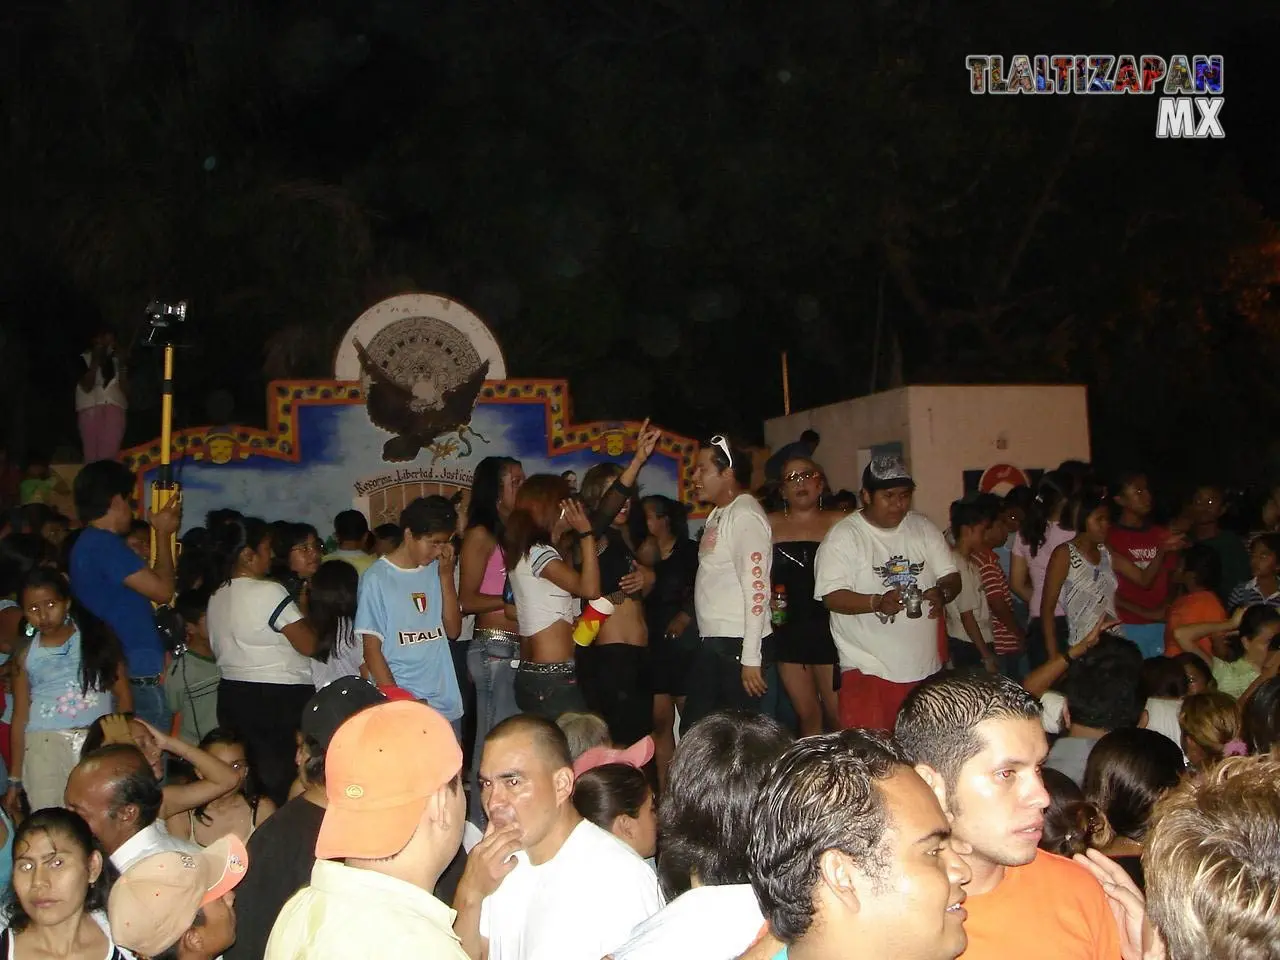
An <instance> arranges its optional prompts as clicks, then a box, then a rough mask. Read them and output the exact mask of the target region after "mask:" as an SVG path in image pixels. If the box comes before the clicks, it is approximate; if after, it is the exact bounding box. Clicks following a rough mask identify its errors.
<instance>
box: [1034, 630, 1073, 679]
mask: <svg viewBox="0 0 1280 960" xmlns="http://www.w3.org/2000/svg"><path fill="white" fill-rule="evenodd" d="M1053 635H1054V636H1055V637H1057V638H1058V649H1059V650H1066V649H1067V637H1068V636H1069V635H1070V634H1069V633H1068V631H1067V618H1066V617H1054V618H1053ZM1048 661H1049V651H1048V649H1047V648H1046V647H1045V644H1044V625H1043V624H1042V623H1041V621H1040V618H1039V617H1032V618H1031V619H1030V620H1029V621H1028V622H1027V664H1028V666H1029V667H1030V668H1031V669H1032V670H1034V669H1035V668H1036V667H1039V666H1042V665H1044V664H1045V663H1047V662H1048Z"/></svg>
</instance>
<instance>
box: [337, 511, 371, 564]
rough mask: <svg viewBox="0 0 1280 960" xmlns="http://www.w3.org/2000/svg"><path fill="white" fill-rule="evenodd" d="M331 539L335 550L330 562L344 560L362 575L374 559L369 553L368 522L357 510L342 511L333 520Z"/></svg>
mask: <svg viewBox="0 0 1280 960" xmlns="http://www.w3.org/2000/svg"><path fill="white" fill-rule="evenodd" d="M333 539H334V541H335V542H336V545H337V548H336V549H335V550H334V551H333V552H332V553H330V554H329V559H330V560H345V561H347V563H349V564H351V566H353V567H355V568H356V573H358V574H362V573H364V572H365V571H366V570H368V569H369V567H370V566H372V564H373V561H374V560H375V559H376V557H374V556H373V555H372V554H370V553H369V550H368V546H369V521H368V520H366V519H365V517H364V514H363V513H361V512H360V511H359V510H343V511H342V512H341V513H340V514H338V515H337V516H336V517H334V518H333Z"/></svg>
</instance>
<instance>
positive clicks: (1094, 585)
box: [1062, 542, 1124, 647]
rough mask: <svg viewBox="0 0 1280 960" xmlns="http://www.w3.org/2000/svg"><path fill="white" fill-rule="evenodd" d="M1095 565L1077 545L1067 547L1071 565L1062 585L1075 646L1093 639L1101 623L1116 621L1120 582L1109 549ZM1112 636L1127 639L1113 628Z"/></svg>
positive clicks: (1103, 549) (1071, 643) (1068, 624)
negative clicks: (1093, 630) (1096, 628)
mask: <svg viewBox="0 0 1280 960" xmlns="http://www.w3.org/2000/svg"><path fill="white" fill-rule="evenodd" d="M1098 550H1099V552H1100V553H1101V558H1100V560H1099V562H1098V563H1097V564H1096V565H1095V564H1092V563H1090V562H1089V561H1088V560H1087V559H1085V556H1084V554H1082V553H1081V552H1080V551H1079V550H1077V549H1076V545H1075V544H1074V543H1071V542H1068V543H1067V552H1068V557H1069V562H1068V564H1067V579H1066V580H1064V581H1063V582H1062V607H1063V609H1064V610H1065V611H1066V613H1067V636H1068V642H1069V643H1070V645H1071V646H1073V647H1074V646H1075V645H1076V644H1077V643H1079V642H1080V641H1081V640H1083V639H1084V638H1085V637H1087V636H1088V635H1089V631H1091V630H1092V629H1093V628H1094V627H1095V626H1097V624H1098V621H1099V620H1101V619H1103V618H1106V619H1108V620H1115V619H1116V588H1117V587H1118V586H1119V581H1118V580H1117V579H1116V573H1115V570H1113V569H1112V567H1111V553H1110V552H1109V551H1108V550H1107V548H1106V547H1105V546H1100V547H1098ZM1111 632H1112V633H1117V634H1120V635H1121V636H1123V634H1124V631H1123V628H1121V627H1113V628H1112V630H1111Z"/></svg>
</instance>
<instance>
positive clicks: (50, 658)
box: [27, 630, 115, 733]
mask: <svg viewBox="0 0 1280 960" xmlns="http://www.w3.org/2000/svg"><path fill="white" fill-rule="evenodd" d="M82 663H83V660H82V657H81V650H80V631H79V630H77V631H75V632H74V633H72V634H71V636H70V637H68V638H67V641H66V642H65V643H63V644H61V645H60V646H57V647H46V646H43V645H42V644H41V643H40V635H39V634H37V635H36V637H35V639H34V640H32V641H31V646H30V647H28V648H27V678H28V680H29V682H30V687H31V712H30V715H29V716H28V717H27V732H29V733H32V732H37V731H40V730H71V729H74V728H76V727H87V726H88V725H89V724H91V723H93V721H95V720H97V719H98V718H99V717H103V716H106V715H107V714H108V713H110V712H111V711H112V709H113V706H114V700H115V698H114V697H113V696H112V695H111V693H110V692H109V691H106V690H93V689H89V690H87V691H84V692H81V690H80V667H81V664H82Z"/></svg>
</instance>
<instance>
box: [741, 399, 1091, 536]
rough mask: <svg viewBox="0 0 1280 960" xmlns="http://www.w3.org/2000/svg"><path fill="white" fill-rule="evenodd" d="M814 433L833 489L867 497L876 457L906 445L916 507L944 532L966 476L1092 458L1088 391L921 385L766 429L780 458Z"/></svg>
mask: <svg viewBox="0 0 1280 960" xmlns="http://www.w3.org/2000/svg"><path fill="white" fill-rule="evenodd" d="M809 427H812V428H813V429H814V430H817V431H818V433H819V434H821V435H822V444H821V446H820V447H819V448H818V454H817V458H816V459H817V460H818V462H819V463H821V464H822V466H823V468H824V469H825V470H826V472H827V477H828V480H829V481H830V484H831V487H832V489H836V490H839V489H842V488H847V489H850V490H856V489H858V488H859V487H860V486H861V484H862V469H863V467H864V466H865V465H866V461H867V457H868V455H869V452H870V451H871V450H872V449H873V448H875V447H877V446H881V445H890V444H894V443H901V445H902V453H903V455H904V456H905V457H906V460H907V464H908V465H909V466H910V468H911V472H912V475H913V476H914V478H915V480H916V483H917V489H918V492H917V495H916V509H917V510H920V511H921V512H922V513H924V514H926V515H927V516H929V517H930V518H932V519H933V520H934V521H935V522H937V523H938V524H939V525H940V526H945V525H946V522H947V512H948V507H949V505H950V503H951V501H952V500H955V499H957V498H958V497H961V496H963V495H964V494H965V493H966V492H967V491H966V489H965V472H966V471H976V472H979V473H980V472H981V471H985V470H986V469H987V468H989V467H992V466H996V465H998V464H1009V465H1011V466H1014V467H1017V468H1019V469H1020V470H1022V471H1023V472H1024V473H1027V472H1030V473H1032V474H1033V475H1035V474H1036V473H1038V471H1041V470H1047V469H1052V468H1053V467H1056V466H1057V465H1058V464H1059V463H1061V462H1062V461H1063V460H1068V459H1080V460H1088V459H1089V457H1090V452H1089V449H1090V448H1089V421H1088V411H1087V395H1086V391H1085V388H1084V387H1082V386H958V387H951V386H943V387H931V386H912V387H903V388H900V389H897V390H889V391H886V392H884V393H878V394H874V395H872V396H869V397H858V398H856V399H852V400H846V401H843V402H841V403H836V404H831V405H829V406H825V407H816V408H814V409H812V410H803V411H800V412H797V413H793V414H792V415H791V416H789V417H778V418H775V419H773V420H769V421H767V422H766V423H765V425H764V433H765V441H766V442H767V443H768V444H769V446H770V448H772V449H774V450H776V449H778V448H779V447H780V446H782V445H783V444H786V443H790V442H791V441H792V440H795V439H797V438H799V436H800V433H801V431H803V430H805V429H806V428H809Z"/></svg>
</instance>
